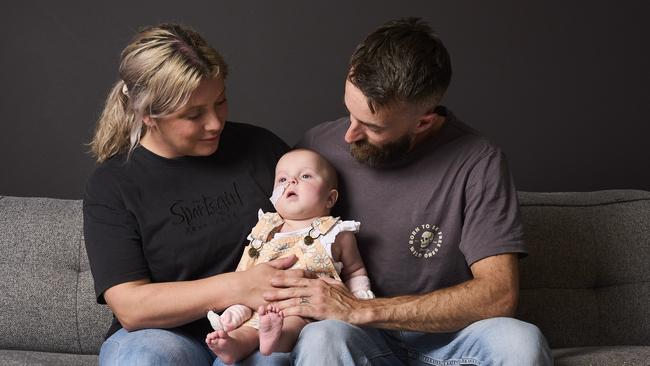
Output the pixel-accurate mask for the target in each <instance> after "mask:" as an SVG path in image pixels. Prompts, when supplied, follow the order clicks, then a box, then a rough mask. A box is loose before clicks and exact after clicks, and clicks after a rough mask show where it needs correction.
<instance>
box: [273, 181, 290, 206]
mask: <svg viewBox="0 0 650 366" xmlns="http://www.w3.org/2000/svg"><path fill="white" fill-rule="evenodd" d="M287 186H288V184H281V185H279V186H277V187H275V189H274V190H273V194H271V198H269V200H271V203H272V204H273V206H275V203H276V202H278V200H279V199H280V197H282V194H283V193H284V191H285V190H286V189H287Z"/></svg>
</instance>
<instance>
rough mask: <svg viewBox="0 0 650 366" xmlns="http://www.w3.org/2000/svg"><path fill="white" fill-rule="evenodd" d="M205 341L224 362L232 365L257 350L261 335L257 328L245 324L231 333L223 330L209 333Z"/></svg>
mask: <svg viewBox="0 0 650 366" xmlns="http://www.w3.org/2000/svg"><path fill="white" fill-rule="evenodd" d="M205 343H206V344H207V345H208V347H209V348H210V349H211V350H212V352H214V354H215V355H217V357H219V359H220V360H221V361H222V362H223V363H225V364H227V365H230V364H233V363H235V362H237V361H241V360H243V359H244V358H246V357H247V356H248V355H250V354H252V353H253V352H255V350H256V349H257V346H258V345H259V336H258V335H257V329H255V328H252V327H248V326H243V327H239V328H237V329H235V330H233V331H232V332H230V333H226V332H225V331H223V330H216V331H214V332H212V333H209V334H208V335H207V336H206V337H205Z"/></svg>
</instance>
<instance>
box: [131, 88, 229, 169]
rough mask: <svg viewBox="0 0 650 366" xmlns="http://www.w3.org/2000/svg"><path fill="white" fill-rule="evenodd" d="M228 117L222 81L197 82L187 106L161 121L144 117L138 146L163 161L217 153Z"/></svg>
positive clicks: (160, 119)
mask: <svg viewBox="0 0 650 366" xmlns="http://www.w3.org/2000/svg"><path fill="white" fill-rule="evenodd" d="M227 115H228V102H227V100H226V88H225V85H224V81H223V78H216V79H213V78H210V79H204V80H201V82H200V83H199V86H198V87H197V88H196V90H195V91H194V93H192V95H191V96H190V99H189V101H188V102H187V104H186V105H185V106H184V107H183V108H181V109H180V110H179V111H177V112H175V113H173V114H171V115H169V116H166V117H164V118H151V117H149V116H146V117H145V118H144V123H145V124H146V126H147V132H146V133H145V135H144V137H142V139H141V141H140V143H141V144H142V146H144V147H145V148H147V149H148V150H149V151H151V152H153V153H155V154H157V155H160V156H162V157H165V158H169V159H171V158H177V157H180V156H208V155H211V154H213V153H214V152H215V151H217V148H218V147H219V138H220V137H221V131H223V128H224V126H225V123H226V117H227Z"/></svg>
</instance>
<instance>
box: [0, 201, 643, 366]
mask: <svg viewBox="0 0 650 366" xmlns="http://www.w3.org/2000/svg"><path fill="white" fill-rule="evenodd" d="M520 199H521V206H522V215H523V221H524V225H525V230H526V237H527V241H528V243H529V247H530V255H529V257H528V258H526V259H524V260H522V261H521V288H522V290H521V300H520V305H519V313H518V317H519V318H521V319H524V320H526V321H529V322H532V323H534V324H536V325H538V326H539V327H540V328H541V329H542V331H543V333H544V334H545V335H546V337H547V339H548V341H549V343H550V345H551V347H552V348H553V349H554V350H553V352H554V356H555V364H556V365H650V306H649V304H650V192H645V191H623V190H620V191H602V192H591V193H526V192H522V193H520ZM0 278H1V280H0V365H90V364H97V356H96V354H97V352H98V350H99V346H100V344H101V342H102V338H103V334H104V332H105V331H106V328H107V326H108V324H109V321H110V317H111V315H110V313H109V311H108V310H107V308H106V307H105V306H100V305H97V304H96V303H95V295H94V293H93V286H92V277H91V274H90V271H89V267H88V259H87V257H86V252H85V248H84V243H83V232H82V215H81V201H75V200H59V199H48V198H18V197H2V196H0Z"/></svg>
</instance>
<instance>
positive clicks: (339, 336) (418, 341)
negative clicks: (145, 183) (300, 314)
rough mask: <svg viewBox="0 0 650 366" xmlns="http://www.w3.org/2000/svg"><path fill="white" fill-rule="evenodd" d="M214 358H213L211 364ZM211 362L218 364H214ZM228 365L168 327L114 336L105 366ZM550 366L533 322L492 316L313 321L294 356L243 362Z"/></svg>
mask: <svg viewBox="0 0 650 366" xmlns="http://www.w3.org/2000/svg"><path fill="white" fill-rule="evenodd" d="M213 360H214V361H213ZM212 362H213V363H212ZM210 363H212V364H213V365H215V366H216V365H223V364H222V363H221V362H220V361H219V360H218V359H214V355H213V354H212V353H211V352H210V350H209V349H208V348H207V347H206V346H205V345H204V344H203V343H201V342H199V341H196V340H192V339H190V338H188V337H184V336H182V335H176V334H174V333H172V332H170V331H167V330H160V329H146V330H141V331H136V332H127V331H125V330H124V329H122V330H120V331H118V332H117V333H115V334H114V335H113V336H111V337H110V338H109V339H108V340H106V342H104V345H103V346H102V349H101V352H100V365H102V366H104V365H106V366H109V365H114V364H115V365H206V366H207V365H210ZM292 364H297V365H309V366H312V365H328V366H331V365H517V366H521V365H552V364H553V361H552V358H551V353H550V350H549V348H548V345H547V344H546V340H545V339H544V336H543V335H542V334H541V333H540V331H539V330H538V329H537V327H535V326H534V325H532V324H528V323H524V322H522V321H519V320H516V319H512V318H493V319H487V320H482V321H479V322H476V323H473V324H471V325H469V326H468V327H466V328H464V329H462V330H460V331H459V332H455V333H435V334H432V333H419V332H405V331H385V330H377V329H372V328H360V327H356V326H353V325H350V324H347V323H344V322H340V321H337V320H324V321H318V322H313V323H310V324H308V325H307V326H306V327H305V328H304V329H303V330H302V332H301V333H300V339H299V340H298V343H297V344H296V347H295V348H294V350H293V352H291V353H274V354H273V355H271V356H262V355H261V354H260V353H256V354H253V355H252V356H250V357H249V358H248V359H246V360H244V361H242V362H240V363H238V364H237V365H292Z"/></svg>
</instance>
